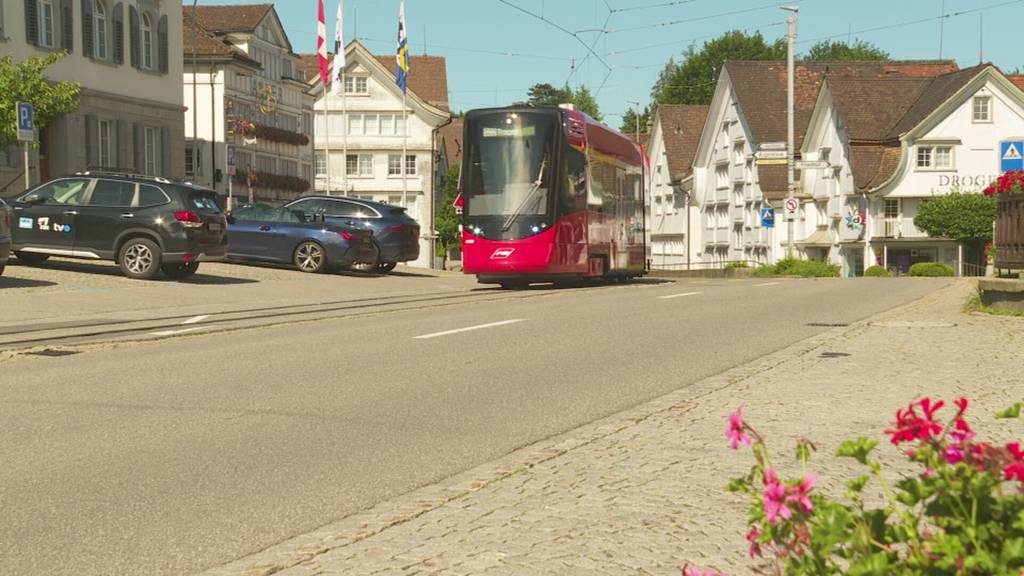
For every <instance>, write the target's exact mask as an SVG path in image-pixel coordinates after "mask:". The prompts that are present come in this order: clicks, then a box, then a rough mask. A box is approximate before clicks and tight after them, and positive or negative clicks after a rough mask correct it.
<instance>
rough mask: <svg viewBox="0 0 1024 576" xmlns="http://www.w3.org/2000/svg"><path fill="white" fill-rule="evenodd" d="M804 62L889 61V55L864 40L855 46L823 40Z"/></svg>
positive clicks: (804, 58)
mask: <svg viewBox="0 0 1024 576" xmlns="http://www.w3.org/2000/svg"><path fill="white" fill-rule="evenodd" d="M801 59H802V60H833V61H835V60H889V59H890V57H889V53H888V52H886V51H885V50H882V49H881V48H879V47H878V46H875V45H874V44H872V43H870V42H865V41H863V40H856V41H854V42H853V44H847V43H846V42H832V41H830V40H822V41H821V42H818V43H817V44H815V45H814V46H811V49H810V50H809V51H808V52H807V55H806V56H804V57H803V58H801Z"/></svg>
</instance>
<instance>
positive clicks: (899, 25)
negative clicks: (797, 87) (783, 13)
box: [797, 0, 1024, 44]
mask: <svg viewBox="0 0 1024 576" xmlns="http://www.w3.org/2000/svg"><path fill="white" fill-rule="evenodd" d="M1022 2H1024V0H1008V1H1006V2H997V3H995V4H988V5H985V6H978V7H976V8H969V9H967V10H958V11H956V12H949V13H946V14H940V15H939V16H930V17H928V18H919V19H917V20H907V21H905V22H897V23H895V24H886V25H885V26H875V27H873V28H865V29H863V30H854V31H852V32H850V31H847V32H843V33H837V34H832V35H829V36H819V37H817V38H810V39H805V40H800V41H798V42H797V44H807V43H810V42H822V41H824V40H831V39H833V38H842V37H843V36H847V35H852V34H867V33H870V32H880V31H883V30H893V29H896V28H903V27H905V26H915V25H917V24H924V23H926V22H936V21H941V20H943V19H946V18H955V17H957V16H964V15H966V14H974V13H977V12H985V11H986V10H994V9H996V8H1003V7H1005V6H1011V5H1013V4H1020V3H1022Z"/></svg>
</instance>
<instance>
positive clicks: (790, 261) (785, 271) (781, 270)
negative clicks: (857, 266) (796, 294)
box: [754, 258, 840, 278]
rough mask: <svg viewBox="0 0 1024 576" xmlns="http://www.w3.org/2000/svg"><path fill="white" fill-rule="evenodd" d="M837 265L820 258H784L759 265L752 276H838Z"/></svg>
mask: <svg viewBox="0 0 1024 576" xmlns="http://www.w3.org/2000/svg"><path fill="white" fill-rule="evenodd" d="M839 270H840V268H839V265H838V264H829V263H828V262H822V261H820V260H797V259H795V258H786V259H783V260H779V262H778V264H769V265H767V266H761V267H760V268H757V269H756V270H754V276H757V277H765V276H800V277H803V278H838V277H839Z"/></svg>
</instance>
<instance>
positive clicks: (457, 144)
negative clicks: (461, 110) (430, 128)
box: [438, 118, 465, 165]
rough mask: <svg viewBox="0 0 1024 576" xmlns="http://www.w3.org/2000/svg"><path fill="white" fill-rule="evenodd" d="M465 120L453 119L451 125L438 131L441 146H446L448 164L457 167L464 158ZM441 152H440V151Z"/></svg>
mask: <svg viewBox="0 0 1024 576" xmlns="http://www.w3.org/2000/svg"><path fill="white" fill-rule="evenodd" d="M464 124H465V119H464V118H452V121H451V123H449V124H447V125H445V126H442V127H441V129H440V130H438V136H439V139H440V140H439V142H438V145H439V146H444V148H445V150H446V152H447V153H448V162H449V163H451V164H452V165H455V164H457V163H458V162H459V160H460V159H461V158H462V129H463V126H464ZM438 151H439V152H440V150H438Z"/></svg>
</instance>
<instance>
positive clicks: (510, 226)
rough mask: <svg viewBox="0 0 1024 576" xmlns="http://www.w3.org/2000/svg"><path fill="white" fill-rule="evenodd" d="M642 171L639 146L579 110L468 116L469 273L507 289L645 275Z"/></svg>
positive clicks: (465, 200)
mask: <svg viewBox="0 0 1024 576" xmlns="http://www.w3.org/2000/svg"><path fill="white" fill-rule="evenodd" d="M644 170H645V160H644V155H643V153H642V151H641V149H640V147H639V146H638V145H637V144H636V143H635V142H633V141H632V140H630V139H629V138H627V137H625V136H623V135H622V134H619V133H618V132H615V131H614V130H612V129H610V128H608V127H607V126H605V125H603V124H600V123H598V122H597V121H595V120H594V119H592V118H590V117H589V116H587V115H586V114H583V113H581V112H578V111H575V110H569V109H563V108H559V107H554V106H537V107H533V106H522V107H511V108H491V109H483V110H473V111H470V112H468V113H467V114H466V120H465V133H464V137H463V164H462V177H461V195H460V199H459V202H460V203H461V206H462V225H463V230H462V265H463V270H464V272H465V273H466V274H475V275H476V276H477V279H478V280H479V281H480V282H481V283H490V284H501V285H502V286H503V287H506V288H513V287H521V286H525V285H527V284H529V283H531V282H555V283H556V284H561V283H566V284H568V283H574V282H578V281H580V280H583V279H587V278H606V279H624V278H631V277H637V276H641V275H643V273H644V271H645V262H646V252H647V250H646V245H645V241H646V222H645V210H644V207H645V192H644V182H645V180H646V179H645V178H644Z"/></svg>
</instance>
